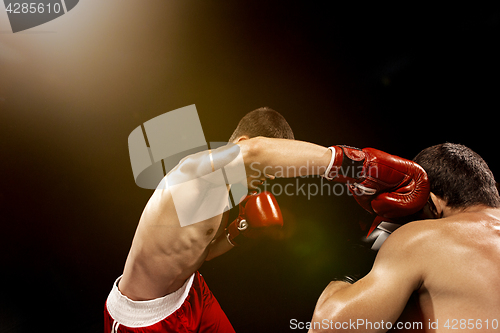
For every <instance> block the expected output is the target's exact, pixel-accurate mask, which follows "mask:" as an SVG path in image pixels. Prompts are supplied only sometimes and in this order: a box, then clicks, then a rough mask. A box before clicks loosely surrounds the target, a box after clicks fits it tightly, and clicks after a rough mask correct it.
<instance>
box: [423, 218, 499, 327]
mask: <svg viewBox="0 0 500 333" xmlns="http://www.w3.org/2000/svg"><path fill="white" fill-rule="evenodd" d="M416 223H417V224H420V223H422V226H421V227H423V228H429V230H431V233H430V234H429V235H430V237H429V239H428V240H427V241H426V246H425V247H426V250H425V251H424V252H423V253H424V255H423V257H422V260H425V265H424V266H425V267H427V268H426V269H425V270H424V275H423V283H422V286H421V287H420V289H419V290H418V291H419V300H420V307H421V309H422V312H423V315H424V318H426V320H427V322H425V323H424V327H425V328H426V329H427V330H428V331H430V332H445V331H449V330H450V329H456V330H458V331H467V332H479V331H480V332H486V331H487V330H486V329H487V328H488V327H489V329H490V330H492V331H493V328H496V329H500V210H499V209H489V208H481V209H476V210H474V211H472V210H471V211H469V212H464V213H459V214H456V215H453V216H451V217H448V218H444V219H439V220H431V221H421V222H416ZM424 224H425V225H424ZM430 323H434V325H430ZM429 326H431V327H429ZM495 331H496V330H495Z"/></svg>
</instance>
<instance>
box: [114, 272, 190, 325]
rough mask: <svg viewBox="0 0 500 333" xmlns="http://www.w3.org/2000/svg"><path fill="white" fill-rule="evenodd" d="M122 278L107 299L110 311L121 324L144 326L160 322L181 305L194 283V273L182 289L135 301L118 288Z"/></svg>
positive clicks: (116, 282)
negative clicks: (161, 295)
mask: <svg viewBox="0 0 500 333" xmlns="http://www.w3.org/2000/svg"><path fill="white" fill-rule="evenodd" d="M120 279H121V276H120V277H119V278H118V279H116V281H115V283H114V284H113V289H111V292H110V293H109V296H108V299H107V301H106V307H107V309H108V312H109V314H110V315H111V317H112V318H113V319H114V320H115V322H118V323H120V324H121V325H124V326H128V327H144V326H150V325H153V324H155V323H157V322H159V321H160V320H162V319H164V318H166V317H168V316H170V315H171V314H172V313H174V312H175V311H176V310H177V309H179V308H180V307H181V305H182V304H183V303H184V301H185V300H186V297H187V296H188V294H189V290H190V289H191V285H192V284H193V279H194V274H193V275H191V277H190V278H189V279H187V280H186V282H185V283H184V285H183V286H182V287H181V288H180V289H178V290H176V291H174V292H173V293H171V294H168V295H166V296H164V297H160V298H155V299H152V300H149V301H133V300H131V299H130V298H128V297H127V296H125V295H123V294H122V293H121V292H120V290H119V289H118V282H119V281H120Z"/></svg>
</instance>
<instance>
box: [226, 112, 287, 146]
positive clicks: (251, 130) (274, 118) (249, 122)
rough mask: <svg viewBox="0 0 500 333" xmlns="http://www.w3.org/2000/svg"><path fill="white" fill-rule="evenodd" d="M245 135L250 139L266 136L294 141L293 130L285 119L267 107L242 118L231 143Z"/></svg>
mask: <svg viewBox="0 0 500 333" xmlns="http://www.w3.org/2000/svg"><path fill="white" fill-rule="evenodd" d="M243 135H247V136H248V137H249V138H253V137H256V136H265V137H268V138H279V139H292V140H293V139H294V136H293V132H292V129H291V128H290V125H288V123H287V121H286V120H285V118H284V117H283V116H282V115H281V114H280V113H279V112H276V111H274V110H273V109H271V108H269V107H267V106H265V107H262V108H258V109H256V110H253V111H250V112H249V113H247V114H246V115H245V116H244V117H243V118H241V120H240V122H239V123H238V126H237V127H236V129H235V130H234V132H233V134H232V135H231V138H230V139H229V141H230V142H232V141H234V140H236V139H237V138H238V137H240V136H243Z"/></svg>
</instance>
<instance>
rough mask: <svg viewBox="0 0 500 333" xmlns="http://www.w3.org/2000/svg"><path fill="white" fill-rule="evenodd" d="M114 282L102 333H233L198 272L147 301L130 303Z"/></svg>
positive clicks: (106, 306)
mask: <svg viewBox="0 0 500 333" xmlns="http://www.w3.org/2000/svg"><path fill="white" fill-rule="evenodd" d="M118 281H119V279H118V280H117V281H116V282H115V284H114V285H113V289H112V290H111V293H110V294H109V296H108V299H107V300H106V305H105V307H104V332H105V333H111V332H120V333H125V332H130V333H132V332H133V333H149V332H176V333H188V332H234V329H233V327H232V326H231V323H230V322H229V320H228V319H227V317H226V314H225V313H224V311H222V309H221V307H220V305H219V302H217V300H216V299H215V297H214V295H213V294H212V292H211V291H210V290H209V289H208V286H207V284H206V283H205V280H204V279H203V277H202V276H201V274H200V273H198V272H196V273H194V274H193V275H192V276H191V277H190V278H189V279H188V280H187V281H186V282H185V283H184V285H183V286H182V287H181V288H180V289H179V290H177V291H175V292H173V293H171V294H169V295H167V296H165V297H161V298H157V299H154V300H150V301H141V302H138V301H132V300H130V299H129V298H127V297H126V296H124V295H122V294H121V293H120V291H119V290H118V287H117V285H118Z"/></svg>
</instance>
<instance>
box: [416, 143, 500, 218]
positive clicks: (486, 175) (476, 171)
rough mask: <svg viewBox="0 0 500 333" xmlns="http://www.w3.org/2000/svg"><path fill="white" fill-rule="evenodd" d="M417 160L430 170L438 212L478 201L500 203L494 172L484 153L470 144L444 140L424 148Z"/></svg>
mask: <svg viewBox="0 0 500 333" xmlns="http://www.w3.org/2000/svg"><path fill="white" fill-rule="evenodd" d="M414 161H415V162H417V163H418V164H420V165H421V166H422V167H423V168H424V169H425V171H426V172H427V175H428V177H429V181H430V185H431V198H432V199H431V206H432V205H433V204H434V209H436V212H435V213H436V214H437V215H438V216H439V215H442V213H443V210H442V209H441V207H443V206H446V207H448V208H450V209H452V210H456V209H459V210H461V209H465V208H468V207H471V206H474V205H485V206H488V207H494V208H499V207H500V196H499V194H498V190H497V187H496V185H495V178H494V177H493V173H492V172H491V170H490V169H489V167H488V165H487V164H486V162H485V161H484V160H483V159H482V158H481V156H479V155H478V154H477V153H475V152H474V151H472V150H471V149H470V148H467V147H465V146H463V145H459V144H453V143H443V144H439V145H436V146H432V147H429V148H426V149H424V150H422V151H421V152H420V153H419V154H418V155H417V156H416V157H415V159H414ZM436 207H437V208H436Z"/></svg>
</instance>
